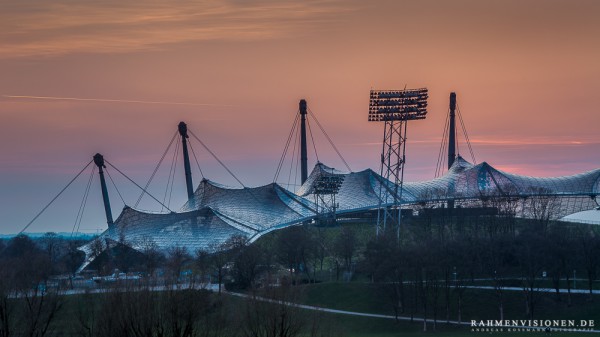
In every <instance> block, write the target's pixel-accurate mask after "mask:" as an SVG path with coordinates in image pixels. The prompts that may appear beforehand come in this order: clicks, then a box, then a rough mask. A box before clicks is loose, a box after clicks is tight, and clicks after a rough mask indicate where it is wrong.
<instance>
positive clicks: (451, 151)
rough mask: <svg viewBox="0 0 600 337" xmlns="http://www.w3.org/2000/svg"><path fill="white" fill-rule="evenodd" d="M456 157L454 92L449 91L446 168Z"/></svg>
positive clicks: (450, 165)
mask: <svg viewBox="0 0 600 337" xmlns="http://www.w3.org/2000/svg"><path fill="white" fill-rule="evenodd" d="M455 158H456V93H455V92H451V93H450V127H449V128H448V169H450V167H452V164H454V159H455Z"/></svg>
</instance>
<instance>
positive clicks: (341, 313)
mask: <svg viewBox="0 0 600 337" xmlns="http://www.w3.org/2000/svg"><path fill="white" fill-rule="evenodd" d="M224 293H226V294H229V295H232V296H238V297H243V298H253V299H255V300H258V301H263V302H268V303H277V304H283V305H287V306H291V307H296V308H301V309H306V310H314V311H320V312H327V313H332V314H340V315H350V316H360V317H371V318H384V319H394V320H399V321H416V322H423V321H424V319H423V318H420V317H414V318H410V317H406V316H398V317H396V316H393V315H381V314H371V313H366V312H356V311H347V310H338V309H331V308H323V307H317V306H312V305H305V304H298V303H292V302H285V301H278V300H273V299H270V298H265V297H260V296H255V297H252V296H251V295H248V294H241V293H234V292H224ZM520 321H522V320H520ZM427 322H428V323H429V324H432V323H433V319H430V318H428V319H427ZM477 322H479V321H477ZM445 323H450V324H454V325H465V326H471V321H468V322H458V321H446V320H437V324H445ZM481 328H484V327H481ZM497 328H501V327H497ZM505 328H511V329H543V327H533V326H526V325H514V326H513V325H511V326H509V327H505ZM557 330H558V329H557ZM577 332H589V333H600V330H582V331H577Z"/></svg>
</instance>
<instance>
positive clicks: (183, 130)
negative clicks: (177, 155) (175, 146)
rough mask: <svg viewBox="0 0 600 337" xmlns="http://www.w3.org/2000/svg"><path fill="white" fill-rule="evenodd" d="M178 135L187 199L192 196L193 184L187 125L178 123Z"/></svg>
mask: <svg viewBox="0 0 600 337" xmlns="http://www.w3.org/2000/svg"><path fill="white" fill-rule="evenodd" d="M178 129H179V134H180V135H181V147H182V148H183V168H184V170H185V186H186V187H187V194H188V199H191V198H192V197H193V196H194V184H193V182H192V169H191V167H190V156H189V154H188V148H187V139H188V138H189V136H188V134H187V131H188V130H187V124H185V123H184V122H179V125H178Z"/></svg>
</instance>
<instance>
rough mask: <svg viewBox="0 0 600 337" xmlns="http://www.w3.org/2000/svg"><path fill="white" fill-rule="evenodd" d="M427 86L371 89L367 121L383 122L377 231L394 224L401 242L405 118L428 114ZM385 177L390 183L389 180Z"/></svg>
mask: <svg viewBox="0 0 600 337" xmlns="http://www.w3.org/2000/svg"><path fill="white" fill-rule="evenodd" d="M428 97H429V95H428V91H427V89H426V88H420V89H405V90H371V97H370V102H369V121H370V122H384V127H383V148H382V151H381V171H380V174H381V176H382V177H383V178H384V179H383V181H381V183H380V188H379V205H378V212H377V227H376V235H377V236H379V232H380V231H385V230H386V229H387V226H388V223H390V225H394V226H395V227H396V231H397V234H396V235H397V239H398V242H400V224H401V221H402V217H401V215H402V213H401V206H400V203H401V201H402V200H401V199H402V183H403V180H404V163H405V162H406V156H405V149H406V126H407V121H409V120H415V119H425V115H426V114H427V98H428ZM388 181H389V182H391V183H392V184H388Z"/></svg>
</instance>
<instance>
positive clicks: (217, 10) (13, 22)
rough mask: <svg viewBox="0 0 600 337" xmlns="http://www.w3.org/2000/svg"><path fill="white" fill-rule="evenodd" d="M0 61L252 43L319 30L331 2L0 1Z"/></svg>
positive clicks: (331, 14)
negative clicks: (226, 42) (180, 45)
mask: <svg viewBox="0 0 600 337" xmlns="http://www.w3.org/2000/svg"><path fill="white" fill-rule="evenodd" d="M3 7H4V8H3V10H2V11H0V49H1V50H3V52H2V54H1V55H0V58H18V57H32V56H55V55H63V54H68V53H79V52H85V53H87V52H89V53H119V52H131V51H136V50H144V49H160V48H161V47H163V46H164V45H167V44H172V43H182V42H190V41H208V40H237V41H253V40H264V39H276V38H281V37H286V36H290V35H301V34H305V33H308V32H311V31H316V30H318V29H322V28H323V27H322V25H320V26H319V27H317V26H318V25H317V23H319V22H325V21H324V20H327V22H332V21H335V18H336V17H339V15H340V14H341V13H343V12H347V11H348V9H345V8H342V7H341V5H340V4H338V3H337V2H335V1H322V0H315V1H274V0H267V1H260V2H254V3H252V4H249V2H239V3H235V2H231V1H182V2H145V1H130V2H127V1H125V2H120V1H115V2H96V1H71V0H63V1H59V2H57V1H47V2H46V1H44V2H42V1H39V2H26V3H23V2H20V1H19V2H13V3H9V4H3Z"/></svg>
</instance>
